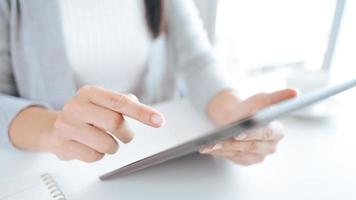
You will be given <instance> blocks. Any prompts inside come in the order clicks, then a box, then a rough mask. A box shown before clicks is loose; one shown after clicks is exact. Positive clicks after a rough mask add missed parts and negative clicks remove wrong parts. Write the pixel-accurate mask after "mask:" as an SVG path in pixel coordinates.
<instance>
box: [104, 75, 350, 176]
mask: <svg viewBox="0 0 356 200" xmlns="http://www.w3.org/2000/svg"><path fill="white" fill-rule="evenodd" d="M355 86H356V79H352V80H349V81H346V82H343V83H341V84H337V85H334V86H331V87H327V88H325V89H321V90H319V91H315V92H311V93H308V94H306V95H303V96H301V97H296V98H294V99H291V100H286V101H283V102H281V103H278V104H275V105H273V106H270V107H267V108H265V109H262V110H260V111H258V112H257V113H255V114H254V115H253V116H250V117H247V118H245V119H243V120H240V121H237V122H235V123H232V124H230V125H228V126H226V127H223V128H220V129H217V130H214V131H212V132H209V133H208V134H205V135H204V136H201V137H199V138H197V139H194V140H191V141H187V142H185V143H183V144H181V145H178V146H175V147H172V148H169V149H167V150H165V151H162V152H160V153H157V154H154V155H152V156H149V157H146V158H143V159H141V160H138V161H136V162H134V163H131V164H129V165H126V166H124V167H121V168H118V169H116V170H113V171H111V172H108V173H106V174H103V175H101V176H100V179H101V180H107V179H110V178H113V177H119V176H125V175H128V174H130V173H133V172H136V171H139V170H142V169H144V168H147V167H150V166H153V165H157V164H160V163H162V162H166V161H168V160H172V159H174V158H178V157H181V156H184V155H187V154H190V153H193V152H196V151H198V150H199V149H200V148H201V147H203V146H205V145H209V144H215V143H218V142H219V141H222V140H227V139H229V138H232V137H234V136H238V135H239V134H241V133H242V132H245V131H247V130H249V129H254V128H259V127H262V126H266V125H267V124H268V123H270V122H272V121H273V120H276V119H278V118H281V117H283V116H285V115H287V114H290V113H292V112H293V111H296V110H298V109H301V108H304V107H307V106H310V105H312V104H314V103H317V102H320V101H322V100H325V99H327V98H329V97H331V96H333V95H336V94H338V93H341V92H343V91H345V90H348V89H350V88H352V87H355Z"/></svg>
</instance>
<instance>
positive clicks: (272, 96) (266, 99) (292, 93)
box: [247, 88, 298, 110]
mask: <svg viewBox="0 0 356 200" xmlns="http://www.w3.org/2000/svg"><path fill="white" fill-rule="evenodd" d="M297 95H298V92H297V91H296V90H295V89H292V88H287V89H283V90H278V91H276V92H272V93H260V94H257V95H255V96H252V97H250V98H249V99H247V102H248V103H249V104H251V105H250V106H252V107H254V108H255V109H256V110H260V109H262V108H265V107H268V106H271V105H273V104H276V103H279V102H281V101H285V100H288V99H291V98H294V97H296V96H297Z"/></svg>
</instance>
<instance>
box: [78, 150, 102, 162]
mask: <svg viewBox="0 0 356 200" xmlns="http://www.w3.org/2000/svg"><path fill="white" fill-rule="evenodd" d="M103 157H104V155H103V154H101V153H99V152H97V151H95V150H91V151H89V152H88V153H87V154H86V156H84V158H83V159H82V161H84V162H87V163H92V162H95V161H99V160H101V159H102V158H103Z"/></svg>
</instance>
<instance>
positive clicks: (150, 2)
mask: <svg viewBox="0 0 356 200" xmlns="http://www.w3.org/2000/svg"><path fill="white" fill-rule="evenodd" d="M145 7H146V18H147V25H148V27H149V28H150V30H151V32H152V35H153V37H154V38H156V37H158V36H159V34H160V33H161V30H162V23H163V19H162V18H163V0H145Z"/></svg>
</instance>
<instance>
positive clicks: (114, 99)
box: [108, 94, 129, 109]
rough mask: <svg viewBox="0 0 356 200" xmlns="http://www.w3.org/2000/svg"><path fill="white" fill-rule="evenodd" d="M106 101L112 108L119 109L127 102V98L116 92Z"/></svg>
mask: <svg viewBox="0 0 356 200" xmlns="http://www.w3.org/2000/svg"><path fill="white" fill-rule="evenodd" d="M108 101H109V103H110V105H111V106H112V107H113V108H114V109H120V108H122V107H123V106H125V105H126V104H127V102H128V101H129V99H128V97H126V96H125V95H122V94H117V95H112V96H110V97H109V100H108Z"/></svg>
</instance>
